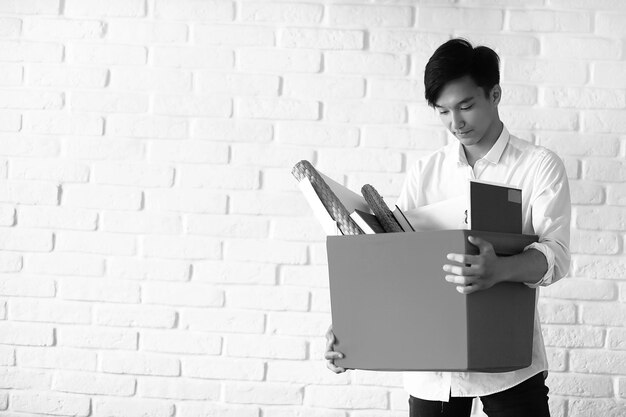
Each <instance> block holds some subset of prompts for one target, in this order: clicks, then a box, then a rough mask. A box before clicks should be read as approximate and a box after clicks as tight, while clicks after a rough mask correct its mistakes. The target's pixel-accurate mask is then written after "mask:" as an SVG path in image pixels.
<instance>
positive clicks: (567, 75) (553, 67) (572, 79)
mask: <svg viewBox="0 0 626 417" xmlns="http://www.w3.org/2000/svg"><path fill="white" fill-rule="evenodd" d="M501 72H502V74H506V79H507V80H508V81H509V82H511V81H513V82H524V83H532V84H535V85H537V84H557V85H570V84H571V85H580V84H585V82H586V81H587V74H588V70H587V67H586V65H585V64H584V63H583V62H574V61H571V60H570V61H567V60H564V61H561V60H550V61H542V60H538V59H534V60H529V59H523V58H510V59H508V60H506V61H505V62H504V63H503V68H502V69H501Z"/></svg>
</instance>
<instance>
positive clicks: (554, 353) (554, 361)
mask: <svg viewBox="0 0 626 417" xmlns="http://www.w3.org/2000/svg"><path fill="white" fill-rule="evenodd" d="M546 356H547V359H548V364H549V370H550V372H553V371H565V370H567V361H568V357H567V350H565V349H557V348H550V347H547V348H546Z"/></svg>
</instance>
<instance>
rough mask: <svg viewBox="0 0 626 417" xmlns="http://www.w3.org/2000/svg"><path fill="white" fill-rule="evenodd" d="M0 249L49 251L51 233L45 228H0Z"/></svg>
mask: <svg viewBox="0 0 626 417" xmlns="http://www.w3.org/2000/svg"><path fill="white" fill-rule="evenodd" d="M0 232H1V233H0V250H7V251H25V252H50V251H52V248H53V234H52V232H50V231H46V230H28V229H19V228H17V229H16V228H0Z"/></svg>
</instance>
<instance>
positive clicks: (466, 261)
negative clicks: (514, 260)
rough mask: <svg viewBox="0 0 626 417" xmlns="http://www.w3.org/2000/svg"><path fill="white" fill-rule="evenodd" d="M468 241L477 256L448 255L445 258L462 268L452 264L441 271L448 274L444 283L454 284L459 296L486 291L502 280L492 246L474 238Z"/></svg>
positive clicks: (499, 264)
mask: <svg viewBox="0 0 626 417" xmlns="http://www.w3.org/2000/svg"><path fill="white" fill-rule="evenodd" d="M468 240H469V242H470V243H471V244H472V245H474V246H477V247H478V250H479V254H478V255H467V254H460V253H449V254H448V256H447V258H448V259H449V260H450V261H454V262H458V263H459V264H461V265H462V266H461V265H453V264H445V265H444V266H443V270H444V271H446V272H447V273H448V275H446V281H448V282H451V283H453V284H456V285H457V287H456V290H457V291H458V292H460V293H461V294H471V293H473V292H476V291H480V290H486V289H487V288H491V287H493V286H494V285H495V284H497V283H498V282H500V281H501V280H502V279H501V278H502V271H501V265H502V264H501V262H500V258H499V257H498V255H496V252H495V250H494V249H493V245H492V244H491V243H489V242H487V241H486V240H484V239H481V238H479V237H475V236H469V237H468ZM466 265H469V266H466Z"/></svg>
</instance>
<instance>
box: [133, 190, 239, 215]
mask: <svg viewBox="0 0 626 417" xmlns="http://www.w3.org/2000/svg"><path fill="white" fill-rule="evenodd" d="M198 191H199V190H198V189H181V188H172V189H166V190H156V189H154V190H146V191H145V193H144V194H145V208H146V209H148V210H157V211H175V212H186V213H215V214H221V213H226V202H227V195H226V194H225V193H218V192H214V191H208V190H203V192H201V193H200V192H198Z"/></svg>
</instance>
